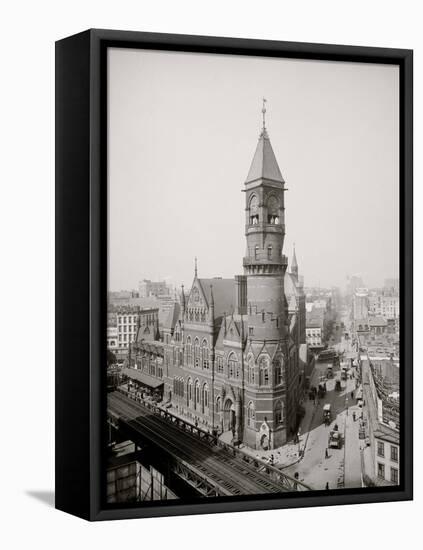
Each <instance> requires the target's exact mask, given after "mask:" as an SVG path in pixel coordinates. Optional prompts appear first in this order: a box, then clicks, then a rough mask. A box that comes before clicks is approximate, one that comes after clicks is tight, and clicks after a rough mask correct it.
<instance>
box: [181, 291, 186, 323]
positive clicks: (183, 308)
mask: <svg viewBox="0 0 423 550" xmlns="http://www.w3.org/2000/svg"><path fill="white" fill-rule="evenodd" d="M181 309H182V316H184V314H185V291H184V285H181Z"/></svg>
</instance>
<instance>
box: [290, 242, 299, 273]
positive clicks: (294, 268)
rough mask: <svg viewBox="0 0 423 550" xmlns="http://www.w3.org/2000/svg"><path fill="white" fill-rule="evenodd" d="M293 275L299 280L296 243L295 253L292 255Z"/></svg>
mask: <svg viewBox="0 0 423 550" xmlns="http://www.w3.org/2000/svg"><path fill="white" fill-rule="evenodd" d="M291 273H292V274H293V275H295V276H296V277H297V279H298V263H297V256H296V254H295V243H294V252H293V254H292V262H291Z"/></svg>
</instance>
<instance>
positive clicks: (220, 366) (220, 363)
mask: <svg viewBox="0 0 423 550" xmlns="http://www.w3.org/2000/svg"><path fill="white" fill-rule="evenodd" d="M217 372H218V373H219V374H223V357H222V356H221V355H218V356H217Z"/></svg>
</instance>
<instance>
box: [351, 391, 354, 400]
mask: <svg viewBox="0 0 423 550" xmlns="http://www.w3.org/2000/svg"><path fill="white" fill-rule="evenodd" d="M351 399H354V391H352V392H351Z"/></svg>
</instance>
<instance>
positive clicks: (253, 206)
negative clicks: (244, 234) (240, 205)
mask: <svg viewBox="0 0 423 550" xmlns="http://www.w3.org/2000/svg"><path fill="white" fill-rule="evenodd" d="M257 210H258V199H257V197H256V196H255V195H254V197H253V198H252V199H251V201H250V212H251V213H252V214H254V213H256V212H257Z"/></svg>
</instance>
